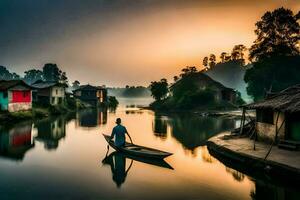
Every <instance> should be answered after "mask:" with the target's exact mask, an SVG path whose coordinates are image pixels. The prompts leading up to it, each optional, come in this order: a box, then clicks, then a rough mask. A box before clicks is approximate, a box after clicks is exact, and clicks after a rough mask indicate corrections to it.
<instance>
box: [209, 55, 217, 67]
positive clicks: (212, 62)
mask: <svg viewBox="0 0 300 200" xmlns="http://www.w3.org/2000/svg"><path fill="white" fill-rule="evenodd" d="M216 60H217V59H216V56H215V54H210V55H209V63H208V65H209V68H213V67H214V66H216Z"/></svg>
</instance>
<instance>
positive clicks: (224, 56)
mask: <svg viewBox="0 0 300 200" xmlns="http://www.w3.org/2000/svg"><path fill="white" fill-rule="evenodd" d="M226 56H227V53H226V52H222V53H221V55H220V59H221V62H222V63H224V62H225V61H226Z"/></svg>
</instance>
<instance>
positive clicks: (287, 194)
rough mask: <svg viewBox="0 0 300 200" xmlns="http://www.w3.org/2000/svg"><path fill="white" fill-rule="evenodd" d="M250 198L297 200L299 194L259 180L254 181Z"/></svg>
mask: <svg viewBox="0 0 300 200" xmlns="http://www.w3.org/2000/svg"><path fill="white" fill-rule="evenodd" d="M250 196H251V198H252V199H253V200H254V199H255V200H260V199H262V200H264V199H269V200H272V199H274V200H281V199H282V200H296V199H297V200H298V199H299V196H300V192H299V190H296V189H288V188H284V187H280V186H276V185H273V184H271V183H266V182H264V181H261V180H256V181H255V190H252V191H251V192H250Z"/></svg>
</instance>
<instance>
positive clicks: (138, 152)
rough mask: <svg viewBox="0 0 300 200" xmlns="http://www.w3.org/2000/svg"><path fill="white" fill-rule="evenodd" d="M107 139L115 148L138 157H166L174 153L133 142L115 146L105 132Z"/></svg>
mask: <svg viewBox="0 0 300 200" xmlns="http://www.w3.org/2000/svg"><path fill="white" fill-rule="evenodd" d="M103 136H104V138H105V140H106V141H107V143H108V144H109V145H110V146H111V147H112V148H114V149H115V150H116V151H120V152H123V153H126V154H128V155H132V156H138V157H144V158H150V159H164V158H165V157H168V156H170V155H172V153H168V152H165V151H160V150H157V149H152V148H149V147H144V146H139V145H135V144H132V143H128V142H126V143H125V146H124V147H117V146H115V143H114V141H112V140H111V139H110V136H109V135H105V134H103Z"/></svg>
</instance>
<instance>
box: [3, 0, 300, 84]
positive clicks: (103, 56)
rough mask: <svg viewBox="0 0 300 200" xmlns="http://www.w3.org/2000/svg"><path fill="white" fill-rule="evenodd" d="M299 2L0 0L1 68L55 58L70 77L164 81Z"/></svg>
mask: <svg viewBox="0 0 300 200" xmlns="http://www.w3.org/2000/svg"><path fill="white" fill-rule="evenodd" d="M282 6H283V7H285V8H289V9H291V10H293V11H294V13H296V12H297V11H299V10H300V1H299V0H251V1H243V0H239V1H238V0H214V1H209V0H0V65H3V66H6V67H7V68H8V69H9V70H10V71H13V72H17V73H19V74H21V75H23V72H24V71H25V70H27V69H31V68H42V66H43V65H44V64H45V63H56V64H57V65H58V66H59V67H60V68H61V69H62V70H63V71H66V72H67V76H68V77H69V79H70V82H72V81H74V80H79V81H80V82H81V83H82V84H84V83H90V84H96V85H107V86H114V87H121V86H125V85H144V86H148V85H149V83H150V82H151V81H153V80H159V79H161V78H167V79H169V80H170V81H171V80H172V77H173V76H174V75H177V74H179V73H180V70H181V69H182V68H183V67H185V66H188V65H190V66H197V67H198V68H199V69H200V68H201V65H202V59H203V57H204V56H207V55H209V54H210V53H214V54H216V55H217V56H218V55H219V54H220V53H221V52H223V51H225V52H230V51H231V49H232V47H233V46H234V45H236V44H244V45H246V46H247V47H250V46H251V44H252V43H253V41H254V40H255V34H254V29H255V22H256V21H258V20H259V19H260V17H261V16H262V15H263V14H264V13H265V12H266V11H271V10H273V9H275V8H278V7H282Z"/></svg>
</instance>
